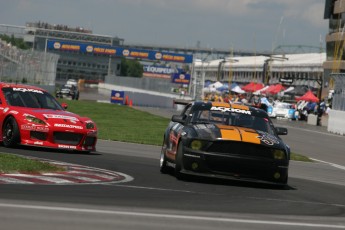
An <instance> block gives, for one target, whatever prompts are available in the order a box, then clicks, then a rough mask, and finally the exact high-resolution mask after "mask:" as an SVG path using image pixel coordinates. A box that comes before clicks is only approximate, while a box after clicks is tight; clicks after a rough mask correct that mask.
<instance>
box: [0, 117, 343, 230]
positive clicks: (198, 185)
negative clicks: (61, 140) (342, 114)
mask: <svg viewBox="0 0 345 230" xmlns="http://www.w3.org/2000/svg"><path fill="white" fill-rule="evenodd" d="M277 123H278V125H280V126H286V127H288V128H289V135H287V136H284V140H285V141H286V142H287V143H288V144H289V145H290V146H291V148H292V150H293V151H295V152H298V153H302V154H304V155H307V156H309V157H312V158H315V159H317V162H313V163H303V162H294V161H292V162H291V165H290V178H289V186H287V187H286V188H284V189H281V188H277V187H274V186H269V185H262V184H255V183H244V182H238V181H224V180H210V179H207V180H205V179H200V178H189V179H188V180H186V181H179V180H177V179H175V178H174V177H173V176H172V175H164V174H161V173H159V168H158V164H159V152H160V147H158V146H147V145H137V144H128V143H121V142H111V141H104V140H101V141H99V143H98V145H97V152H96V153H93V154H80V153H73V152H63V151H52V150H46V149H28V148H17V149H6V148H3V147H0V152H10V153H16V154H21V155H25V156H34V157H40V158H45V159H50V160H55V161H61V162H67V163H71V164H78V165H84V166H87V167H93V168H99V169H105V170H109V171H114V172H120V173H123V174H126V175H129V176H130V177H132V178H133V180H131V181H129V182H125V183H103V184H102V183H99V184H83V185H82V184H81V185H23V184H18V185H15V184H0V213H1V216H0V221H1V227H0V229H6V230H7V229H27V230H31V229H32V230H33V229H35V230H36V229H78V230H79V229H80V230H81V229H84V230H88V229H90V230H91V229H92V230H94V229H160V230H161V229H345V196H344V194H345V179H344V175H345V152H344V150H343V146H344V144H343V143H344V141H345V137H341V136H336V135H332V134H329V133H327V132H325V130H324V129H319V128H317V127H313V128H311V127H303V125H304V124H303V123H291V122H288V121H277Z"/></svg>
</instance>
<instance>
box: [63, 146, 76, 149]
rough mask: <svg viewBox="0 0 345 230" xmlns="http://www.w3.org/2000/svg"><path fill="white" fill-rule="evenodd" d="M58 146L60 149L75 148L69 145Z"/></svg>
mask: <svg viewBox="0 0 345 230" xmlns="http://www.w3.org/2000/svg"><path fill="white" fill-rule="evenodd" d="M58 148H62V149H77V146H71V145H58Z"/></svg>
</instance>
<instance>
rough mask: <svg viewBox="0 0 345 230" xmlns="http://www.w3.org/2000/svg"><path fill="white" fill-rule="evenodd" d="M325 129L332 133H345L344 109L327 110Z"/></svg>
mask: <svg viewBox="0 0 345 230" xmlns="http://www.w3.org/2000/svg"><path fill="white" fill-rule="evenodd" d="M327 131H328V132H330V133H334V134H339V135H345V111H340V110H331V111H329V119H328V126H327Z"/></svg>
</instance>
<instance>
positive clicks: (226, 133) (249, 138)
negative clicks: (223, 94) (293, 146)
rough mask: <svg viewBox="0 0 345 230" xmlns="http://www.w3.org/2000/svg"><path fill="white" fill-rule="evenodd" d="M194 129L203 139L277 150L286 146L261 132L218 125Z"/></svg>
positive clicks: (201, 126)
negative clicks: (237, 142)
mask: <svg viewBox="0 0 345 230" xmlns="http://www.w3.org/2000/svg"><path fill="white" fill-rule="evenodd" d="M193 129H194V130H195V132H196V134H197V137H198V138H201V139H207V140H224V141H240V142H246V143H252V144H258V145H265V146H270V147H275V148H283V146H284V144H283V142H282V141H281V140H280V138H278V137H276V136H274V135H272V134H269V133H266V132H263V131H261V130H254V129H250V128H244V127H238V126H228V125H217V124H196V125H193Z"/></svg>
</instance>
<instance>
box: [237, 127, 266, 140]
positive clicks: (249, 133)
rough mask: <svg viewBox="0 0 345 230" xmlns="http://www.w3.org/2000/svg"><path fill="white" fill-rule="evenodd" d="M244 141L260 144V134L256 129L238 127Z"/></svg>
mask: <svg viewBox="0 0 345 230" xmlns="http://www.w3.org/2000/svg"><path fill="white" fill-rule="evenodd" d="M238 129H239V131H240V133H241V136H242V141H243V142H249V143H254V144H260V143H261V140H260V139H259V138H258V136H259V134H258V133H257V132H256V131H255V130H254V129H246V128H238Z"/></svg>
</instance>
